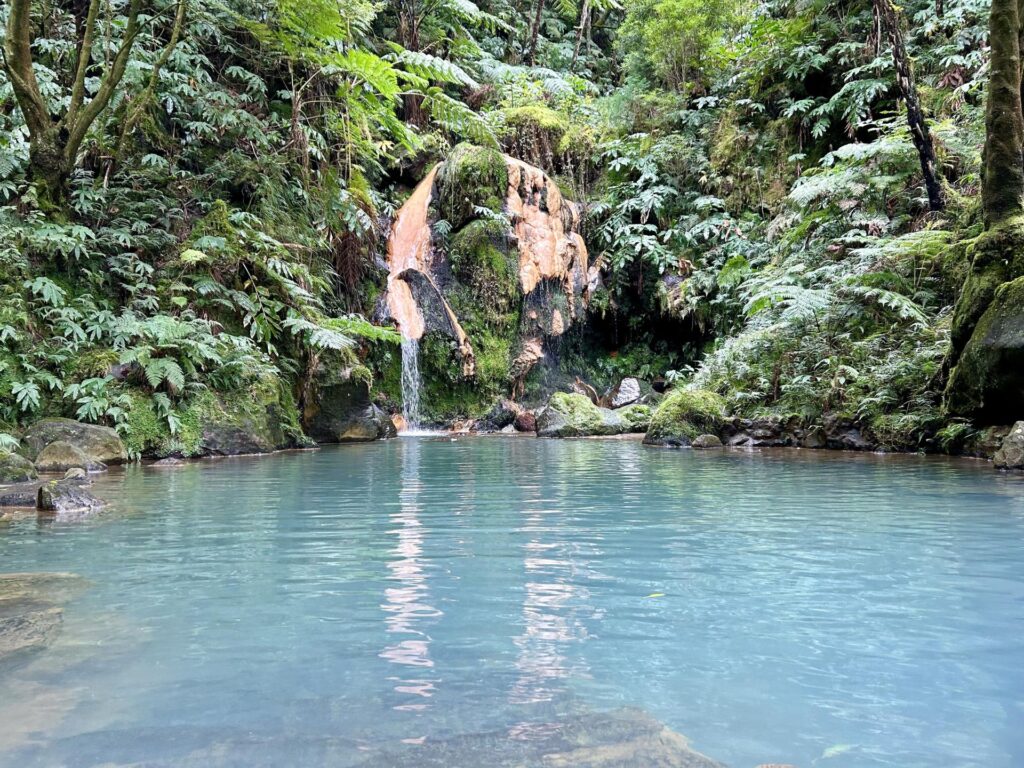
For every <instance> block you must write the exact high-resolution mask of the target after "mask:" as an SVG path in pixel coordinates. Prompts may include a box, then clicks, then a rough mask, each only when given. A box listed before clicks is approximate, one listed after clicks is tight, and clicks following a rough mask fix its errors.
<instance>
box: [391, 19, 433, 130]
mask: <svg viewBox="0 0 1024 768" xmlns="http://www.w3.org/2000/svg"><path fill="white" fill-rule="evenodd" d="M398 42H399V43H400V44H401V46H402V47H403V48H405V49H406V50H407V51H419V50H420V18H419V6H418V2H417V0H403V2H401V3H400V4H399V7H398ZM402 105H403V112H404V117H405V120H406V122H407V123H409V124H410V125H415V126H416V127H418V128H422V127H423V126H424V125H426V124H427V115H426V113H425V112H424V111H423V97H422V96H420V95H419V94H416V93H407V94H405V96H403V97H402Z"/></svg>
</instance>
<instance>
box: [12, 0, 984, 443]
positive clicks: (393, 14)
mask: <svg viewBox="0 0 1024 768" xmlns="http://www.w3.org/2000/svg"><path fill="white" fill-rule="evenodd" d="M18 6H24V7H26V8H27V9H28V22H27V23H28V25H29V26H30V27H31V38H32V44H31V51H32V56H33V60H34V72H35V77H36V79H37V80H38V94H39V96H40V98H41V99H42V100H43V101H44V102H45V109H46V110H47V112H48V114H49V115H50V116H51V117H52V119H53V120H58V121H59V120H65V119H68V118H67V116H68V115H69V114H71V113H72V112H74V107H75V104H76V83H77V82H78V79H77V74H78V72H79V71H81V73H83V74H84V75H85V77H84V80H82V88H84V90H85V95H86V97H87V98H86V99H85V101H84V102H83V103H85V104H89V103H90V101H89V100H90V99H95V98H96V97H97V96H99V95H101V94H102V91H103V89H104V88H105V87H107V86H106V84H109V83H111V82H112V81H115V80H116V82H113V87H112V94H111V97H110V99H109V103H107V104H106V105H105V108H104V109H102V110H101V111H99V113H98V115H97V116H96V117H95V120H94V121H93V122H91V123H90V124H89V125H88V126H87V130H86V131H85V133H84V136H83V140H82V143H81V145H80V146H79V147H77V148H76V149H75V150H74V158H73V163H71V166H70V167H68V168H67V169H66V178H64V179H63V180H62V182H61V184H63V185H64V186H63V187H61V185H59V184H56V183H55V182H54V180H53V179H54V177H53V172H52V168H51V169H50V170H49V171H48V172H43V170H45V169H43V170H41V168H40V167H39V166H40V163H39V158H40V157H41V156H42V155H41V154H40V153H41V152H42V149H45V147H46V141H49V140H50V139H46V141H43V139H40V138H39V137H38V136H34V135H33V134H32V120H33V117H32V112H33V108H31V106H30V105H28V104H27V102H26V100H25V97H24V95H23V94H21V95H19V90H18V89H17V88H15V87H14V85H15V83H14V82H13V81H12V77H13V78H14V79H17V77H18V76H19V75H18V72H17V69H18V68H17V67H16V66H14V63H15V62H12V61H11V60H10V56H11V55H12V54H11V52H13V51H15V49H16V46H14V45H13V44H9V43H10V41H11V40H13V39H14V38H13V35H14V26H13V22H12V18H15V17H14V14H15V13H16V12H17V8H18ZM93 6H95V8H96V9H97V13H96V14H95V18H94V19H91V18H90V19H87V18H85V16H84V15H83V14H84V13H85V12H86V11H87V10H88V9H84V10H83V4H82V3H78V4H73V3H69V2H64V0H57V2H52V3H46V4H44V3H37V2H28V1H27V0H17V2H16V3H13V4H12V5H11V7H8V6H5V7H4V10H3V11H0V23H2V24H5V27H4V31H3V34H4V35H5V50H6V51H8V54H7V58H6V59H5V61H6V66H5V69H4V70H3V72H2V73H0V196H2V198H3V201H2V206H0V278H2V287H0V290H2V292H3V296H2V301H0V344H2V347H0V424H7V425H9V429H8V431H14V428H15V427H16V425H17V424H18V423H19V422H23V421H25V420H28V419H31V418H34V417H36V416H38V415H41V414H63V415H73V416H77V417H78V418H82V419H86V420H90V421H99V422H104V423H108V424H111V425H115V426H120V427H121V428H122V431H124V432H126V433H127V434H128V436H129V438H131V439H133V444H134V445H137V446H138V445H141V444H142V442H143V440H142V439H141V438H140V437H139V436H138V435H135V436H134V437H133V436H132V435H131V432H133V431H135V430H139V431H141V430H148V431H150V432H153V431H154V430H155V431H158V432H161V434H160V435H155V434H154V435H151V436H150V437H149V438H147V439H151V440H163V441H167V440H173V439H176V438H175V435H176V434H177V433H178V432H179V431H180V430H182V429H184V428H185V427H186V426H187V425H186V424H185V415H186V414H189V413H192V412H194V410H195V408H196V407H197V404H199V403H202V402H206V400H204V398H208V397H209V396H210V395H209V394H208V393H209V392H216V393H220V394H219V396H220V395H223V396H224V397H227V398H230V397H232V394H231V393H237V396H239V397H241V396H245V395H244V393H245V392H248V391H250V390H251V389H252V388H253V387H254V386H255V384H256V382H259V381H260V380H262V379H265V378H266V377H268V376H277V377H280V378H281V379H282V381H283V382H284V386H282V387H281V393H282V394H281V397H282V398H283V400H285V401H288V406H289V407H290V408H291V409H293V410H294V409H295V408H296V407H297V408H298V410H299V412H301V410H302V399H303V392H304V391H305V390H306V386H305V382H306V379H307V378H308V377H309V376H311V375H312V372H313V371H315V370H316V368H317V366H318V364H319V361H320V359H321V356H322V355H323V354H324V353H325V352H327V351H333V352H331V354H339V355H341V356H342V358H343V359H345V360H347V361H348V362H349V363H350V364H352V363H354V362H355V361H356V358H366V357H367V356H372V355H374V354H376V355H377V356H378V360H380V361H383V363H381V364H380V365H378V366H377V369H378V370H386V369H388V363H387V361H388V360H389V359H390V360H394V359H395V356H396V355H397V350H395V349H394V348H388V345H389V342H392V341H393V340H394V334H391V333H389V332H388V331H386V330H383V329H380V328H376V327H374V326H372V325H370V323H368V322H367V321H366V320H365V319H364V318H366V317H370V316H371V315H372V314H373V312H374V310H375V309H376V306H375V304H376V301H377V298H378V297H379V294H380V291H381V288H382V286H383V284H384V276H383V274H382V273H381V270H380V267H379V264H380V255H381V253H382V249H383V240H384V237H385V235H386V227H387V216H388V215H389V214H391V213H392V212H393V211H394V210H395V208H396V207H397V204H398V203H399V202H400V200H401V198H402V195H403V193H404V191H405V190H407V189H408V188H409V187H410V186H411V185H412V183H414V182H415V181H417V180H418V179H419V178H420V177H422V175H423V174H424V173H425V172H426V170H427V168H429V166H430V165H431V164H432V163H433V162H435V161H436V160H439V159H443V158H444V157H445V156H447V155H448V153H449V152H451V150H452V148H453V147H455V145H456V144H458V143H459V142H460V141H469V142H472V143H473V144H476V145H479V146H482V147H489V148H498V147H501V148H502V149H504V150H505V151H508V152H510V153H512V154H515V155H517V156H519V157H522V158H523V159H525V160H527V161H529V162H532V163H535V164H537V165H540V166H541V167H543V168H544V169H545V170H546V171H548V172H549V173H550V174H552V175H554V176H555V177H556V178H557V179H558V181H559V183H560V185H561V186H562V187H563V188H564V189H565V191H566V192H567V193H568V194H570V195H571V196H573V197H574V198H575V199H578V200H581V201H582V202H584V203H585V207H586V214H587V216H586V224H585V232H584V234H585V236H586V238H587V241H588V244H589V246H590V250H591V256H592V258H593V259H595V260H596V262H597V263H598V264H599V266H600V267H601V285H600V287H599V288H598V289H597V291H596V292H595V293H594V294H593V295H592V296H591V304H590V312H591V320H592V323H591V330H590V332H588V333H587V334H585V335H583V336H580V337H578V338H577V339H576V341H575V343H570V344H568V345H567V348H566V350H565V354H564V356H563V365H570V364H571V365H572V366H575V370H574V371H572V372H573V373H574V374H575V373H580V374H582V375H584V377H585V378H591V379H593V380H594V381H596V382H598V383H604V382H605V381H607V382H609V383H610V382H611V380H612V379H613V378H614V377H617V376H622V375H639V376H642V377H644V378H648V379H650V378H655V377H659V376H666V377H668V378H669V379H670V380H677V381H692V382H694V383H696V384H698V385H699V386H700V387H702V388H704V389H707V390H711V391H714V392H717V393H718V394H720V395H722V396H723V397H724V398H725V402H726V403H727V406H728V409H729V411H730V412H732V413H739V414H746V415H757V414H766V413H774V414H786V415H792V414H797V415H799V416H800V417H801V418H803V419H806V420H808V421H810V422H813V421H815V420H816V419H820V418H821V417H822V416H823V415H824V414H828V413H835V414H841V415H843V416H844V417H849V418H854V419H857V420H859V421H861V422H863V423H865V424H868V425H870V426H872V427H873V428H874V429H876V430H877V431H879V432H880V433H881V432H885V433H886V434H887V435H888V436H890V437H891V436H892V435H893V434H895V435H898V436H899V438H900V439H898V440H896V441H894V442H895V443H898V444H904V445H912V444H914V443H915V442H916V441H918V440H920V439H922V436H924V435H926V434H929V433H930V432H934V430H935V429H937V428H938V426H939V425H940V423H941V422H942V417H941V412H940V409H941V391H942V386H943V376H944V375H945V373H944V370H943V360H944V358H945V356H946V354H947V350H948V347H949V333H950V316H951V312H952V309H951V308H952V305H953V304H954V303H955V301H956V299H957V296H958V293H959V290H960V287H961V285H962V283H963V281H964V279H965V277H966V274H967V270H968V266H967V265H968V262H967V259H968V251H969V247H968V244H969V243H970V242H971V241H972V240H973V239H974V238H976V237H977V236H978V235H979V234H980V233H981V231H982V227H983V221H982V217H981V213H980V207H979V191H980V174H981V147H982V144H983V142H984V110H983V107H984V104H983V102H984V79H985V73H986V69H985V67H986V50H987V49H986V37H987V17H988V3H987V2H985V0H947V1H946V2H943V3H940V5H939V6H936V5H935V4H933V3H932V2H931V1H930V0H928V2H925V0H913V2H909V3H908V4H906V5H905V6H903V7H902V8H900V9H899V12H900V15H901V17H902V22H903V23H904V24H905V25H906V29H905V31H904V38H905V40H906V46H907V51H906V53H907V54H908V55H909V59H910V61H912V62H913V67H914V70H915V74H916V87H917V88H918V89H919V91H920V93H919V96H920V101H921V104H922V107H923V111H924V114H925V117H926V119H927V121H928V125H929V128H930V131H931V135H932V138H933V139H934V144H935V147H936V152H937V155H938V164H939V170H940V173H941V182H942V184H943V186H944V191H945V195H946V198H947V200H948V205H947V207H946V209H945V210H944V211H943V212H940V213H934V212H931V211H929V206H928V196H927V191H926V190H925V187H924V183H923V178H922V172H921V164H920V162H919V159H918V156H917V154H916V151H915V145H914V143H913V142H912V140H911V133H910V129H909V128H908V125H907V120H906V113H905V109H904V106H903V103H902V101H901V100H900V91H899V88H898V86H897V81H896V73H895V67H894V63H893V61H894V59H893V56H892V54H891V52H890V50H889V45H890V41H889V39H888V38H887V37H886V36H885V34H884V33H883V32H882V31H881V28H880V25H879V23H878V17H877V15H876V13H877V12H876V8H875V6H874V4H873V3H872V2H871V1H870V0H854V1H853V2H849V3H843V4H839V3H828V2H824V1H823V0H759V2H744V1H742V0H702V1H701V2H696V1H695V0H636V1H635V2H622V3H619V2H616V1H615V0H598V1H594V0H586V1H584V2H577V1H576V0H559V2H555V3H546V2H544V0H531V1H530V2H525V1H524V0H487V1H486V2H480V3H479V4H478V5H477V4H474V3H473V2H469V1H468V0H439V1H438V2H433V3H420V2H418V0H400V1H398V0H396V1H391V0H389V1H388V2H384V3H381V4H372V3H369V2H366V1H365V0H355V2H346V3H343V4H336V3H326V2H323V0H277V2H268V3H255V2H251V0H227V2H225V3H211V2H208V0H155V2H152V3H128V2H126V0H102V2H100V0H96V2H94V3H92V4H90V5H89V7H90V8H91V7H93ZM12 8H13V9H14V10H13V11H12ZM133 13H134V14H135V16H133ZM76 14H77V15H76ZM22 15H24V13H23V12H22ZM534 20H536V21H537V22H538V23H537V24H534V23H533V22H534ZM133 25H136V26H138V29H137V30H135V31H134V32H133V31H132V30H133V29H134V27H133ZM90 26H93V27H94V28H95V33H96V34H95V40H90V41H88V46H91V47H89V48H87V49H86V55H85V57H84V58H85V59H86V61H85V63H84V64H83V66H82V67H79V66H77V64H78V61H79V58H80V57H79V56H78V51H80V50H81V49H82V48H83V29H88V28H90ZM126 48H127V50H128V53H127V60H126V65H125V67H124V71H123V74H122V75H121V76H120V77H119V78H115V77H114V75H115V74H116V71H115V70H116V66H114V64H116V60H117V57H118V55H119V52H120V51H122V50H123V49H126ZM76 119H78V118H76ZM51 138H52V137H51ZM459 151H468V150H465V149H462V150H459ZM481 152H482V151H481ZM481 156H482V157H485V156H486V153H484V154H482V155H481ZM492 165H493V163H492ZM496 167H500V164H499V165H498V166H496ZM502 172H503V170H502ZM442 181H443V179H442ZM484 181H486V182H488V183H490V182H494V183H493V185H492V186H495V187H496V188H497V189H500V188H501V185H502V184H503V181H502V180H500V179H489V178H488V179H484ZM494 202H495V201H493V200H490V199H485V200H478V201H470V200H468V198H467V199H466V200H464V201H463V203H464V204H463V205H462V206H461V207H459V208H458V209H457V210H456V209H453V210H451V211H447V212H446V216H445V218H446V221H444V222H442V225H441V229H444V228H445V227H447V228H448V230H447V231H451V230H452V229H454V230H459V229H460V228H462V227H464V225H466V223H467V222H470V221H471V220H473V219H474V218H476V223H474V224H471V225H470V226H468V227H465V228H464V229H462V230H461V232H460V233H459V235H458V237H456V238H455V239H454V241H453V242H452V243H451V248H450V251H451V257H452V265H453V268H454V269H455V270H456V273H457V276H458V279H459V280H460V282H462V283H463V284H464V286H465V291H464V292H465V297H464V299H465V300H464V301H463V302H461V304H462V306H460V307H457V308H456V309H457V310H458V312H459V314H460V316H463V317H466V318H468V322H469V323H470V324H475V325H477V326H479V327H481V328H482V329H484V330H485V331H486V333H487V334H488V336H487V338H488V339H489V340H490V344H489V347H488V348H487V349H485V350H483V357H482V362H483V365H482V366H481V370H482V372H483V374H484V375H485V378H486V376H488V375H490V376H491V379H488V380H487V381H484V385H483V387H482V388H481V387H476V386H474V385H473V384H472V383H470V384H469V385H468V386H467V385H466V383H465V382H460V381H458V380H457V379H458V377H457V375H454V374H453V376H454V380H453V381H449V382H440V383H438V385H439V386H441V387H442V388H445V387H450V388H458V387H464V388H465V391H466V392H467V393H472V396H473V397H476V398H479V397H481V396H482V395H481V393H483V394H484V395H486V398H491V397H495V398H496V397H498V396H500V395H501V394H507V393H502V392H499V391H498V390H497V389H496V388H495V387H494V386H492V383H491V380H492V379H493V380H495V381H496V380H498V378H499V377H498V376H496V375H495V374H494V372H495V371H498V370H505V369H507V366H508V362H509V361H508V356H509V354H511V351H510V349H509V343H508V334H509V330H508V327H511V326H513V325H514V324H515V322H516V318H517V317H518V312H519V308H518V307H515V306H511V305H510V304H509V302H511V301H512V300H513V298H514V297H513V292H510V291H507V290H505V282H506V281H507V278H508V277H509V275H508V272H509V267H510V265H509V264H508V263H506V261H507V254H508V249H507V247H506V246H505V245H503V244H502V243H500V242H499V239H500V238H498V237H497V236H496V235H495V234H494V233H493V232H491V231H490V230H489V228H488V224H487V221H486V218H481V215H482V213H481V210H480V208H483V209H494V208H495V207H496V206H495V204H494ZM474 206H476V207H474ZM446 233H447V232H446V231H441V232H439V233H438V234H440V235H441V236H444V235H445V234H446ZM393 369H394V366H393V365H391V370H393ZM489 372H490V373H489ZM393 384H394V382H391V383H390V384H389V383H388V382H387V381H383V382H381V385H382V388H383V389H384V390H385V392H387V391H388V390H389V389H393V386H392V385H393ZM430 386H431V384H430V382H428V391H429V390H430ZM391 394H393V393H391ZM455 394H456V395H457V394H458V392H457V391H456V392H455ZM435 395H437V396H440V395H439V394H438V393H435ZM453 396H454V395H453ZM467 396H470V395H468V394H467ZM484 406H485V404H484V403H483V402H480V403H474V408H473V409H469V410H477V411H478V410H480V409H481V408H483V407H484ZM2 431H3V429H0V432H2ZM181 439H185V438H181ZM2 447H3V443H2V442H0V448H2Z"/></svg>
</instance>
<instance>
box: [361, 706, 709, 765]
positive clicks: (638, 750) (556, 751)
mask: <svg viewBox="0 0 1024 768" xmlns="http://www.w3.org/2000/svg"><path fill="white" fill-rule="evenodd" d="M358 765H359V768H479V766H483V765H486V766H488V768H723V766H722V764H721V763H718V762H716V761H714V760H712V759H711V758H709V757H706V756H705V755H702V754H700V753H699V752H696V751H695V750H693V749H692V748H691V747H690V745H689V742H688V741H687V740H686V738H685V737H684V736H682V735H680V734H678V733H676V732H675V731H673V730H671V729H670V728H668V727H667V726H666V725H665V724H664V723H661V722H659V721H658V720H655V719H654V718H653V717H652V716H651V715H649V714H648V713H646V712H644V711H642V710H639V709H619V710H615V711H613V712H607V713H601V714H587V715H578V716H575V717H569V718H565V719H562V720H558V721H556V722H550V723H536V724H533V725H530V724H522V725H520V726H518V728H517V732H515V733H513V732H512V731H510V730H508V729H506V730H500V731H494V732H492V733H480V734H468V735H464V736H455V737H452V738H449V739H443V740H427V741H425V742H424V743H423V744H421V745H418V746H415V747H410V748H409V749H406V750H403V751H397V750H395V751H388V752H384V753H381V754H379V755H374V756H372V757H370V758H368V759H367V760H366V761H364V762H361V763H359V764H358Z"/></svg>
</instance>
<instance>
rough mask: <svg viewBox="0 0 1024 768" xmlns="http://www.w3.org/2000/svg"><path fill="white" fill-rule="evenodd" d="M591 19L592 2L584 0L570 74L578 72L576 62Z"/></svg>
mask: <svg viewBox="0 0 1024 768" xmlns="http://www.w3.org/2000/svg"><path fill="white" fill-rule="evenodd" d="M589 19H590V0H583V8H582V10H580V25H579V26H578V27H577V28H576V45H575V46H574V47H573V49H572V64H571V65H570V66H569V71H570V72H575V71H576V62H577V61H578V60H579V58H580V47H581V46H582V45H583V35H584V34H585V33H586V29H587V21H589Z"/></svg>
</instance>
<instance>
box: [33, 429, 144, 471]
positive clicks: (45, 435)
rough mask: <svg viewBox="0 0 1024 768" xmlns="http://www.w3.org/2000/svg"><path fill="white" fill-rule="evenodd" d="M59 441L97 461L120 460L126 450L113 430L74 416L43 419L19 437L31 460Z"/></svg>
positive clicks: (125, 456)
mask: <svg viewBox="0 0 1024 768" xmlns="http://www.w3.org/2000/svg"><path fill="white" fill-rule="evenodd" d="M58 441H62V442H65V443H70V444H71V445H73V446H75V447H76V448H78V449H79V450H80V451H81V452H82V453H84V454H85V455H86V456H87V457H88V458H89V460H90V461H92V462H94V463H97V464H123V463H124V462H126V461H128V452H127V451H126V450H125V447H124V443H123V442H122V441H121V437H120V436H119V435H118V434H117V432H116V431H114V430H113V429H111V428H110V427H101V426H99V425H98V424H84V423H82V422H80V421H75V420H74V419H43V420H42V421H37V422H36V423H35V424H33V425H32V426H31V427H29V428H28V429H27V430H26V431H25V434H24V435H23V436H22V438H21V444H22V445H23V446H24V449H25V450H24V452H25V455H26V456H27V457H28V458H29V459H32V460H33V461H35V459H36V458H37V457H38V456H39V454H40V453H41V452H42V450H43V449H44V448H45V447H46V446H48V445H50V443H55V442H58Z"/></svg>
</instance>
